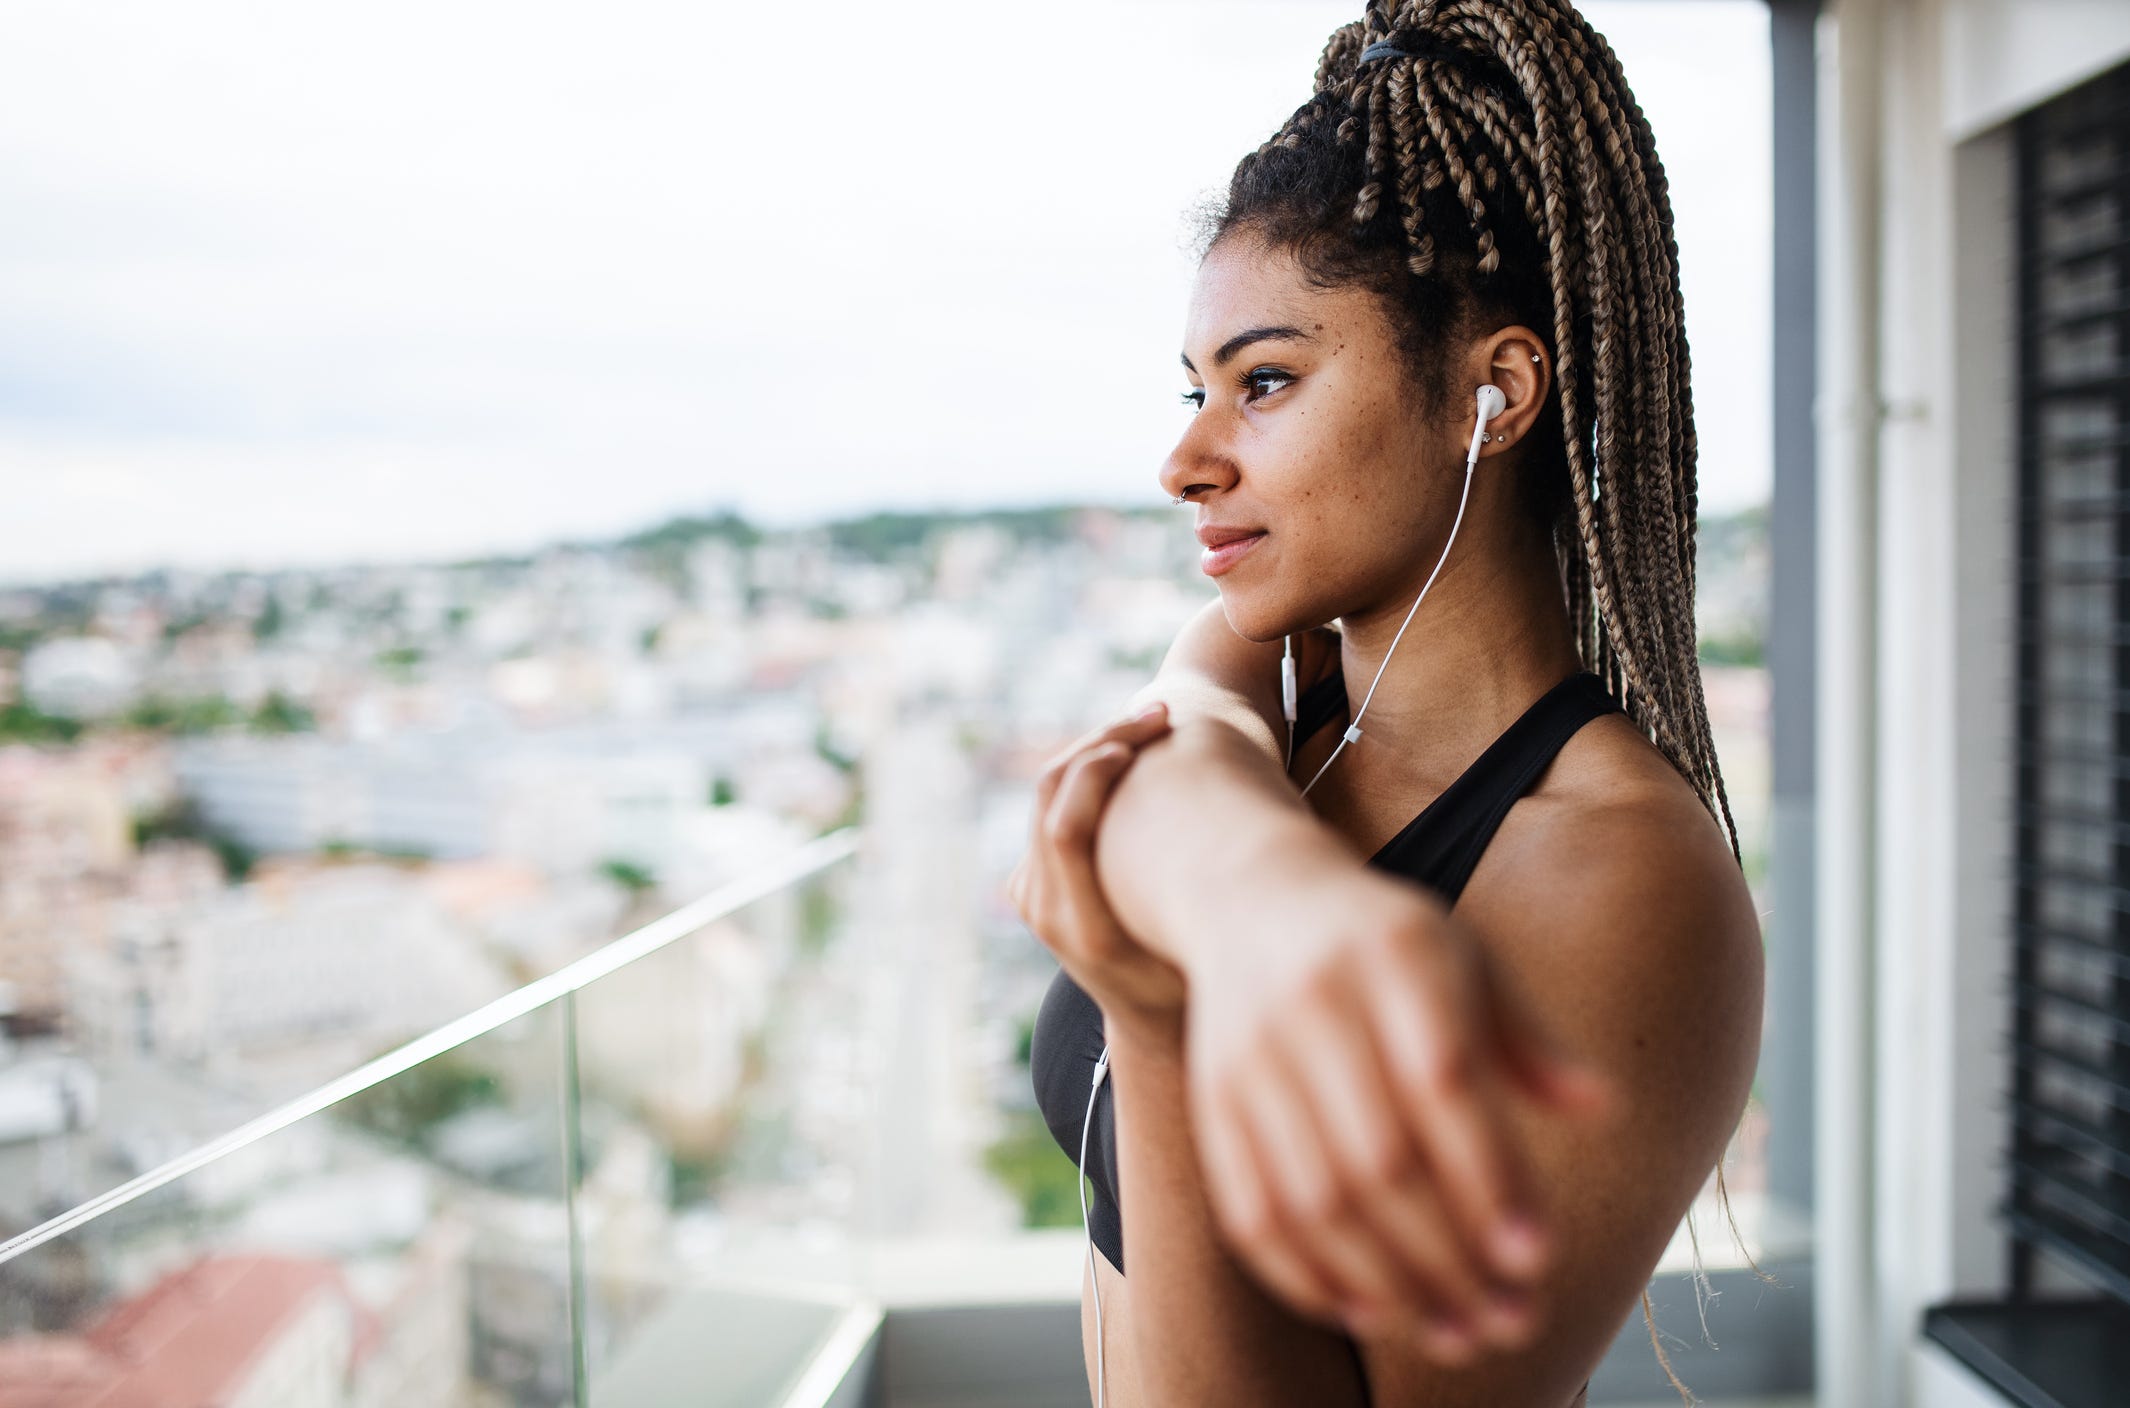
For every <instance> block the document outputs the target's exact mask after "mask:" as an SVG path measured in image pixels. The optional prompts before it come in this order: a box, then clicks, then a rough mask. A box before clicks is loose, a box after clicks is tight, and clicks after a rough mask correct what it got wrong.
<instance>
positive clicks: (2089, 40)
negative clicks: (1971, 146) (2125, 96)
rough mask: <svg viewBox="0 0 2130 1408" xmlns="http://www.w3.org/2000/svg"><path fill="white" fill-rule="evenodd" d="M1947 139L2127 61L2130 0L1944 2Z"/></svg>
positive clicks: (2129, 53)
mask: <svg viewBox="0 0 2130 1408" xmlns="http://www.w3.org/2000/svg"><path fill="white" fill-rule="evenodd" d="M1942 3H1943V5H1944V7H1945V12H1946V13H1945V20H1946V23H1945V42H1944V50H1943V52H1944V56H1945V60H1944V61H1945V134H1946V138H1947V140H1949V141H1959V140H1961V139H1963V138H1967V137H1972V136H1974V135H1975V134H1976V133H1978V132H1980V131H1982V130H1983V129H1984V128H1987V127H1991V126H1994V125H1995V124H1997V123H1999V122H2003V121H2004V120H2005V119H2007V118H2009V117H2011V116H2013V115H2014V114H2015V113H2017V112H2019V111H2020V110H2022V109H2024V108H2029V107H2032V106H2033V105H2034V104H2036V103H2038V102H2040V101H2041V100H2042V99H2044V98H2047V97H2049V96H2050V95H2051V94H2054V93H2060V92H2062V91H2063V90H2064V89H2066V88H2071V87H2075V86H2076V85H2077V84H2078V83H2079V82H2080V80H2082V79H2087V78H2091V77H2092V76H2093V75H2094V74H2096V73H2099V72H2101V71H2103V70H2104V69H2109V68H2113V67H2114V66H2115V65H2116V64H2118V63H2120V62H2121V61H2122V60H2123V59H2124V58H2125V57H2130V0H1942Z"/></svg>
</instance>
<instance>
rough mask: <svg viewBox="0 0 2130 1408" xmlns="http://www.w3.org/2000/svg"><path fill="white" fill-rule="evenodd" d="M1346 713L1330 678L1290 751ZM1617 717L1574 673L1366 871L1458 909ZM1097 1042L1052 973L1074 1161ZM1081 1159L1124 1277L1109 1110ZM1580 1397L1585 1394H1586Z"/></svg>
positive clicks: (1094, 1225) (1098, 1240) (1032, 1055)
mask: <svg viewBox="0 0 2130 1408" xmlns="http://www.w3.org/2000/svg"><path fill="white" fill-rule="evenodd" d="M1346 708H1347V700H1346V681H1345V678H1344V677H1343V676H1342V675H1341V674H1340V673H1339V672H1338V671H1336V670H1334V671H1333V672H1332V673H1331V674H1329V675H1327V676H1325V677H1324V678H1323V679H1321V680H1319V681H1317V683H1315V684H1314V685H1311V686H1310V687H1309V689H1308V690H1306V691H1305V692H1304V693H1303V694H1302V696H1301V698H1300V699H1298V700H1297V701H1296V702H1295V723H1294V739H1295V746H1296V747H1297V748H1299V747H1300V746H1301V744H1302V743H1303V742H1304V741H1305V740H1307V739H1308V738H1310V737H1312V736H1314V735H1315V733H1316V731H1317V730H1318V729H1320V728H1322V727H1323V726H1324V725H1325V724H1326V723H1328V722H1330V721H1331V720H1332V719H1334V718H1338V717H1342V716H1343V715H1344V714H1345V712H1346ZM1622 712H1625V711H1624V710H1622V709H1621V708H1620V705H1619V702H1618V701H1617V700H1615V699H1614V698H1613V697H1612V695H1611V694H1610V693H1609V692H1607V690H1606V688H1605V684H1604V681H1603V680H1601V679H1599V678H1598V676H1596V675H1595V674H1593V673H1591V672H1590V671H1588V670H1577V671H1576V672H1575V673H1574V674H1572V675H1569V676H1568V677H1567V678H1566V679H1564V680H1562V681H1561V682H1560V683H1559V684H1556V685H1555V686H1553V688H1551V689H1549V690H1547V691H1546V692H1545V693H1544V694H1542V695H1540V696H1539V697H1538V699H1537V700H1535V701H1534V702H1533V703H1532V704H1531V706H1530V707H1529V708H1528V709H1526V710H1524V712H1523V713H1522V714H1520V715H1518V716H1517V718H1516V721H1515V722H1514V723H1512V724H1510V725H1509V726H1508V728H1506V729H1504V730H1503V731H1502V733H1501V736H1500V737H1498V738H1496V739H1495V740H1494V741H1493V742H1492V743H1490V744H1489V745H1487V747H1486V750H1485V751H1484V752H1482V753H1481V754H1480V755H1479V756H1478V757H1477V758H1476V759H1474V760H1473V762H1472V765H1471V766H1470V767H1468V768H1466V769H1465V770H1464V771H1463V772H1462V773H1460V774H1459V775H1458V777H1457V779H1456V781H1454V782H1452V783H1451V784H1450V785H1449V786H1448V787H1446V788H1444V789H1443V791H1442V795H1440V796H1439V797H1437V798H1435V800H1434V801H1432V802H1430V803H1428V805H1427V807H1426V808H1425V809H1424V810H1422V811H1421V813H1420V814H1419V815H1418V816H1416V817H1414V818H1413V819H1412V820H1411V821H1410V822H1407V823H1406V825H1405V827H1404V829H1403V830H1401V831H1399V832H1398V834H1397V835H1395V836H1393V837H1391V838H1390V840H1388V841H1386V842H1384V843H1383V846H1382V848H1381V849H1380V850H1378V851H1377V852H1376V853H1375V854H1374V855H1373V856H1370V857H1369V859H1368V863H1369V864H1370V865H1373V866H1376V867H1378V868H1379V869H1383V870H1388V871H1391V872H1392V873H1394V874H1398V875H1405V876H1409V877H1411V878H1412V879H1414V880H1417V881H1419V882H1421V883H1422V884H1424V885H1427V886H1429V887H1431V888H1433V889H1435V890H1437V891H1439V892H1440V893H1441V894H1442V895H1443V896H1444V898H1446V899H1447V900H1448V901H1449V902H1450V904H1451V905H1452V906H1454V905H1455V904H1456V902H1457V897H1458V896H1459V895H1460V894H1461V893H1463V890H1464V883H1465V881H1466V880H1467V879H1469V878H1470V877H1471V874H1472V869H1473V867H1474V866H1476V865H1478V863H1479V857H1480V855H1481V854H1482V853H1484V852H1485V850H1486V848H1487V843H1488V842H1489V841H1491V840H1492V839H1493V838H1494V831H1495V829H1496V828H1497V827H1499V826H1500V825H1501V819H1502V818H1503V817H1504V816H1506V815H1507V814H1508V810H1509V808H1510V807H1511V806H1513V805H1515V803H1516V800H1517V799H1518V798H1519V797H1521V796H1523V794H1524V792H1525V791H1526V790H1527V789H1529V787H1530V786H1531V784H1532V782H1533V781H1535V780H1536V779H1537V777H1538V775H1539V773H1540V772H1542V771H1543V770H1544V769H1545V767H1546V764H1547V763H1549V762H1551V761H1552V760H1553V755H1554V754H1556V753H1558V752H1559V751H1560V749H1561V746H1562V745H1563V744H1565V743H1566V742H1567V741H1568V739H1569V738H1570V737H1571V736H1572V735H1573V734H1574V733H1575V731H1576V730H1577V729H1579V728H1581V727H1582V726H1583V725H1584V724H1586V723H1588V722H1590V720H1592V719H1594V718H1597V717H1598V716H1599V715H1601V714H1608V713H1622ZM1104 1044H1105V1042H1104V1038H1103V1035H1102V1009H1101V1008H1100V1007H1098V1006H1096V1005H1095V1002H1094V999H1093V998H1091V997H1089V996H1088V995H1087V993H1086V992H1085V991H1084V990H1083V989H1082V988H1081V987H1080V985H1079V984H1078V983H1075V982H1074V981H1073V980H1072V979H1071V978H1070V977H1069V976H1067V974H1066V973H1065V971H1064V970H1063V969H1060V970H1059V971H1058V974H1057V976H1056V977H1055V978H1053V979H1052V980H1051V983H1050V988H1049V990H1048V991H1047V992H1045V993H1044V995H1043V1002H1042V1006H1041V1007H1040V1008H1039V1009H1038V1010H1037V1012H1036V1019H1035V1032H1034V1036H1033V1040H1032V1042H1031V1045H1030V1048H1029V1073H1030V1078H1031V1080H1032V1082H1033V1084H1034V1086H1035V1097H1036V1105H1037V1107H1038V1108H1039V1109H1041V1110H1042V1112H1043V1120H1044V1123H1046V1124H1047V1125H1049V1127H1050V1134H1051V1137H1052V1138H1053V1139H1055V1140H1057V1142H1058V1147H1060V1148H1062V1149H1063V1150H1064V1151H1065V1155H1066V1157H1067V1158H1070V1159H1072V1160H1074V1161H1075V1162H1077V1161H1078V1159H1079V1154H1080V1130H1081V1124H1082V1122H1083V1121H1084V1120H1086V1119H1087V1097H1088V1091H1089V1087H1090V1086H1091V1084H1092V1082H1093V1080H1094V1069H1095V1062H1096V1061H1097V1060H1099V1059H1100V1057H1101V1055H1102V1048H1103V1046H1104ZM1087 1151H1088V1154H1087V1164H1088V1166H1087V1167H1086V1169H1085V1170H1084V1173H1085V1174H1086V1177H1087V1181H1088V1183H1089V1184H1090V1185H1091V1186H1092V1188H1093V1194H1092V1196H1091V1198H1090V1199H1089V1202H1088V1217H1087V1225H1088V1231H1089V1234H1090V1235H1091V1236H1092V1237H1093V1239H1094V1243H1095V1245H1096V1246H1097V1247H1098V1248H1100V1249H1101V1252H1102V1254H1103V1255H1104V1256H1105V1257H1107V1258H1109V1263H1110V1265H1111V1266H1114V1267H1115V1268H1116V1269H1117V1273H1118V1274H1119V1275H1122V1274H1123V1273H1124V1220H1123V1216H1122V1213H1121V1212H1120V1211H1119V1207H1118V1201H1117V1183H1118V1178H1117V1147H1116V1120H1115V1116H1114V1114H1113V1112H1112V1106H1111V1104H1110V1102H1109V1101H1107V1100H1099V1099H1098V1100H1097V1101H1096V1102H1095V1107H1094V1116H1093V1127H1092V1128H1091V1129H1089V1130H1088V1132H1087ZM1356 1353H1358V1351H1356ZM1588 1387H1589V1386H1588V1385H1587V1384H1586V1385H1585V1386H1584V1388H1585V1390H1586V1391H1587V1389H1588ZM1578 1402H1580V1399H1579V1400H1578Z"/></svg>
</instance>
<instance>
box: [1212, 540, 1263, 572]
mask: <svg viewBox="0 0 2130 1408" xmlns="http://www.w3.org/2000/svg"><path fill="white" fill-rule="evenodd" d="M1264 540H1265V535H1264V534H1262V533H1252V534H1251V535H1250V536H1249V537H1247V538H1237V539H1236V540H1235V541H1234V542H1232V543H1222V544H1221V545H1220V546H1219V547H1217V548H1207V549H1206V550H1205V552H1204V553H1203V554H1201V555H1200V556H1199V559H1198V570H1199V571H1201V572H1203V573H1205V574H1206V575H1207V576H1208V577H1218V576H1219V575H1220V574H1221V573H1223V572H1225V571H1227V570H1228V569H1229V568H1230V567H1233V566H1234V565H1235V564H1236V563H1238V562H1240V561H1242V559H1243V558H1244V557H1246V556H1247V555H1248V554H1249V552H1250V549H1252V548H1254V547H1256V546H1257V545H1258V544H1259V543H1261V542H1263V541H1264Z"/></svg>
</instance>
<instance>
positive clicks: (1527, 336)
mask: <svg viewBox="0 0 2130 1408" xmlns="http://www.w3.org/2000/svg"><path fill="white" fill-rule="evenodd" d="M1481 346H1482V355H1483V357H1484V359H1485V360H1484V363H1483V369H1484V375H1485V378H1486V380H1487V381H1489V382H1492V383H1493V384H1494V385H1495V386H1498V387H1500V388H1501V394H1502V399H1503V401H1504V403H1505V404H1504V405H1503V406H1502V408H1501V413H1500V414H1499V415H1496V416H1495V417H1494V419H1492V420H1491V421H1488V422H1487V439H1486V443H1485V444H1483V445H1481V446H1480V447H1479V453H1480V455H1481V457H1482V458H1484V457H1485V456H1487V455H1491V454H1498V453H1499V452H1501V451H1503V450H1507V449H1510V448H1511V447H1513V446H1515V445H1516V444H1517V443H1518V442H1520V441H1521V440H1522V439H1523V438H1524V436H1526V435H1527V434H1529V433H1530V431H1531V426H1532V424H1533V423H1534V422H1535V421H1536V420H1537V419H1538V413H1539V411H1540V410H1541V409H1543V408H1544V406H1545V404H1546V393H1547V392H1548V391H1550V390H1551V389H1552V386H1553V367H1552V364H1551V363H1549V362H1548V361H1547V360H1546V344H1545V343H1544V342H1543V341H1542V340H1541V339H1540V338H1539V336H1538V334H1537V333H1535V332H1533V331H1531V329H1529V328H1527V327H1523V326H1521V325H1518V326H1515V327H1506V328H1503V329H1501V330H1500V331H1499V332H1496V333H1495V334H1494V335H1493V336H1491V337H1489V338H1487V339H1486V341H1485V342H1484V343H1483V344H1482V345H1481ZM1472 414H1474V415H1476V414H1478V408H1477V405H1476V403H1475V404H1474V406H1473V407H1472Z"/></svg>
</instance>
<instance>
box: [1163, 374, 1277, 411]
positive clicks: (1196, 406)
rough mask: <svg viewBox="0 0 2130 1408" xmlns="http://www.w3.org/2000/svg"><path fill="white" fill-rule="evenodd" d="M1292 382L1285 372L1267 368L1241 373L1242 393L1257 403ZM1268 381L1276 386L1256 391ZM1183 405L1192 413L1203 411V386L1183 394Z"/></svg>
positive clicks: (1204, 394) (1204, 397)
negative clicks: (1192, 411)
mask: <svg viewBox="0 0 2130 1408" xmlns="http://www.w3.org/2000/svg"><path fill="white" fill-rule="evenodd" d="M1293 380H1294V378H1293V377H1291V376H1289V375H1287V374H1286V373H1285V372H1276V371H1273V370H1272V369H1271V368H1269V367H1258V368H1256V369H1255V370H1253V371H1248V372H1245V373H1243V377H1242V388H1243V390H1244V392H1246V393H1248V397H1249V399H1250V400H1252V401H1258V400H1262V399H1264V398H1265V397H1267V396H1270V395H1271V394H1272V393H1273V392H1275V391H1278V390H1279V389H1280V388H1281V387H1283V386H1285V385H1286V384H1287V383H1288V382H1290V381H1293ZM1268 381H1269V382H1274V383H1277V384H1276V385H1273V386H1271V387H1268V388H1266V389H1265V390H1259V389H1258V388H1259V387H1260V386H1262V385H1263V384H1264V383H1265V382H1268ZM1183 404H1185V405H1186V406H1189V407H1190V408H1191V409H1192V410H1194V411H1202V410H1204V409H1205V404H1206V389H1205V388H1204V387H1203V386H1194V387H1192V388H1191V389H1190V390H1188V391H1186V392H1184V393H1183Z"/></svg>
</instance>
